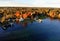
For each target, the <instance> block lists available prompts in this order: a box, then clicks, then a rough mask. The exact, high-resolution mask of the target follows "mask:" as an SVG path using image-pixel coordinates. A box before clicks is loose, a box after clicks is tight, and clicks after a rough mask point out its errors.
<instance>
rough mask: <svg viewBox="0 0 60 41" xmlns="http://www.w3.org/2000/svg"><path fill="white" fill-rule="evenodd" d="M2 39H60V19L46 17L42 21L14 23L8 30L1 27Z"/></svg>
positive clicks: (25, 40) (57, 40) (0, 37)
mask: <svg viewBox="0 0 60 41" xmlns="http://www.w3.org/2000/svg"><path fill="white" fill-rule="evenodd" d="M0 40H1V41H4V40H15V41H60V20H58V19H53V20H51V19H49V18H46V19H43V21H42V22H41V23H39V22H36V21H34V22H32V23H30V22H28V23H25V24H21V23H18V24H17V23H14V26H12V27H9V28H7V30H3V29H2V28H1V27H0Z"/></svg>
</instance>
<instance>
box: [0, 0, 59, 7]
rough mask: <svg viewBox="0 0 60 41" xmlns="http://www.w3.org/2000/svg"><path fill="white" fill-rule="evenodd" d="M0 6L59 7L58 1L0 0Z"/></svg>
mask: <svg viewBox="0 0 60 41" xmlns="http://www.w3.org/2000/svg"><path fill="white" fill-rule="evenodd" d="M0 6H16V7H18V6H20V7H22V6H25V7H59V8H60V1H59V0H0Z"/></svg>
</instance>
